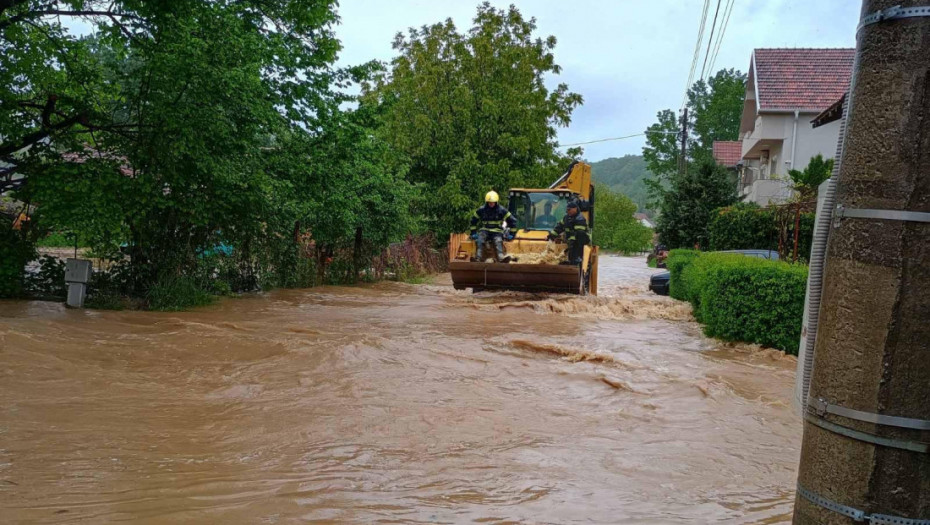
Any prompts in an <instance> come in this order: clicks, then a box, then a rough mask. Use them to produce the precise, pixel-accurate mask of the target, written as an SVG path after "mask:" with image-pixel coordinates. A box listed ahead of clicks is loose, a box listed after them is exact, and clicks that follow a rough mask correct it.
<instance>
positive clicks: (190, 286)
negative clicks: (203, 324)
mask: <svg viewBox="0 0 930 525" xmlns="http://www.w3.org/2000/svg"><path fill="white" fill-rule="evenodd" d="M215 299H216V296H214V295H213V294H211V293H210V292H209V291H207V290H206V289H205V287H204V286H201V284H200V283H199V282H198V281H197V280H196V279H193V278H191V277H188V276H162V277H161V278H160V279H158V281H157V282H156V283H155V285H154V286H152V288H151V289H150V290H149V294H148V300H149V308H150V309H152V310H167V311H177V310H186V309H188V308H193V307H195V306H204V305H207V304H210V303H212V302H213V301H214V300H215Z"/></svg>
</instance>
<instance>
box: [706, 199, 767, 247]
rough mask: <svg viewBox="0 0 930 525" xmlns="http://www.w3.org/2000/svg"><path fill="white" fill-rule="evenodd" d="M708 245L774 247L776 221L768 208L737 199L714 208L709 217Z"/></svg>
mask: <svg viewBox="0 0 930 525" xmlns="http://www.w3.org/2000/svg"><path fill="white" fill-rule="evenodd" d="M709 230H710V245H709V246H710V249H711V250H712V251H716V250H765V249H768V250H777V249H778V225H777V224H776V221H775V214H774V213H773V211H772V209H770V208H760V207H759V205H758V204H754V203H740V204H735V205H733V206H727V207H726V208H717V209H716V210H714V213H713V218H712V219H711V221H710V228H709Z"/></svg>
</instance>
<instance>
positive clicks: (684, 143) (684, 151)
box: [678, 108, 688, 175]
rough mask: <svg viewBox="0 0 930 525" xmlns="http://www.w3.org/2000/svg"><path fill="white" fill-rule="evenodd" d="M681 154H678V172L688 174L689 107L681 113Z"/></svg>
mask: <svg viewBox="0 0 930 525" xmlns="http://www.w3.org/2000/svg"><path fill="white" fill-rule="evenodd" d="M679 135H680V136H681V155H679V156H678V172H679V173H680V174H681V175H687V174H688V108H685V111H684V113H682V114H681V133H680V134H679Z"/></svg>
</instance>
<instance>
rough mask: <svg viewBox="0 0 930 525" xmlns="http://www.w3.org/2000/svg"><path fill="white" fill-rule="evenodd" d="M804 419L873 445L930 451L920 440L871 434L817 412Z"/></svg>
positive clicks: (922, 452)
mask: <svg viewBox="0 0 930 525" xmlns="http://www.w3.org/2000/svg"><path fill="white" fill-rule="evenodd" d="M804 419H805V420H806V421H807V422H809V423H810V424H812V425H815V426H818V427H820V428H822V429H824V430H829V431H830V432H833V433H834V434H839V435H841V436H846V437H848V438H850V439H855V440H856V441H864V442H866V443H872V444H873V445H881V446H883V447H890V448H899V449H901V450H910V451H911V452H918V453H920V454H927V453H928V452H930V445H928V444H927V443H923V442H920V441H908V440H906V439H897V438H888V437H881V436H876V435H875V434H869V433H868V432H862V431H860V430H856V429H853V428H849V427H847V426H843V425H838V424H836V423H833V422H832V421H827V420H826V419H824V418H823V417H822V416H818V415H817V414H811V413H809V412H808V413H807V414H805V415H804Z"/></svg>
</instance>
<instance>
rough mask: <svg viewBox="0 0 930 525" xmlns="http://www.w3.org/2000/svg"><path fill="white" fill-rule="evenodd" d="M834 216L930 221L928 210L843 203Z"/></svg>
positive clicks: (841, 217)
mask: <svg viewBox="0 0 930 525" xmlns="http://www.w3.org/2000/svg"><path fill="white" fill-rule="evenodd" d="M833 216H834V217H836V218H837V219H884V220H889V221H908V222H930V213H927V212H922V211H906V210H869V209H863V208H847V207H845V206H843V205H842V204H840V205H838V206H837V207H836V210H835V211H834V212H833Z"/></svg>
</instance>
